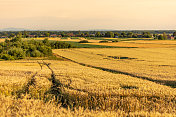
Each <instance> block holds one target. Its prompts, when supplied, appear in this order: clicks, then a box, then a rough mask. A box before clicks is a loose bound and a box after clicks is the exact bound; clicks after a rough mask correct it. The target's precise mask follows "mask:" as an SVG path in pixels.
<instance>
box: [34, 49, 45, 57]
mask: <svg viewBox="0 0 176 117" xmlns="http://www.w3.org/2000/svg"><path fill="white" fill-rule="evenodd" d="M42 56H43V55H42V53H41V52H40V51H38V50H34V51H32V52H31V57H42Z"/></svg>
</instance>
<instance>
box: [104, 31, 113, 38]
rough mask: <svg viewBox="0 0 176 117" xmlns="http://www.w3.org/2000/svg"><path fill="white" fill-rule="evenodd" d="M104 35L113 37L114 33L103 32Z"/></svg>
mask: <svg viewBox="0 0 176 117" xmlns="http://www.w3.org/2000/svg"><path fill="white" fill-rule="evenodd" d="M105 37H110V38H113V37H114V33H113V32H106V33H105Z"/></svg>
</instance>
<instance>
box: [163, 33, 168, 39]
mask: <svg viewBox="0 0 176 117" xmlns="http://www.w3.org/2000/svg"><path fill="white" fill-rule="evenodd" d="M163 38H164V40H166V39H167V34H166V33H165V32H164V33H163Z"/></svg>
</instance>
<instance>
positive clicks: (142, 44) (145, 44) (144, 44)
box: [89, 40, 176, 48]
mask: <svg viewBox="0 0 176 117" xmlns="http://www.w3.org/2000/svg"><path fill="white" fill-rule="evenodd" d="M89 44H91V45H103V46H114V47H136V48H169V47H176V42H175V41H167V42H166V41H153V40H152V41H122V42H116V43H89Z"/></svg>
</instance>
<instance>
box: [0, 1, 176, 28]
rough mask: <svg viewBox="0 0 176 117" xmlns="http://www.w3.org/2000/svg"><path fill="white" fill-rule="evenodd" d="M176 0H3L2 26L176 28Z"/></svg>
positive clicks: (0, 19) (0, 9)
mask: <svg viewBox="0 0 176 117" xmlns="http://www.w3.org/2000/svg"><path fill="white" fill-rule="evenodd" d="M175 6H176V1H175V0H133V1H132V0H84V1H83V0H74V1H73V0H64V1H61V0H25V1H24V0H0V12H1V17H0V29H3V28H9V27H14V28H25V29H33V30H94V29H108V30H175V29H176V24H175V21H174V19H175V18H176V13H175V12H174V11H175V10H176V8H175Z"/></svg>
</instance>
